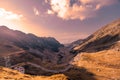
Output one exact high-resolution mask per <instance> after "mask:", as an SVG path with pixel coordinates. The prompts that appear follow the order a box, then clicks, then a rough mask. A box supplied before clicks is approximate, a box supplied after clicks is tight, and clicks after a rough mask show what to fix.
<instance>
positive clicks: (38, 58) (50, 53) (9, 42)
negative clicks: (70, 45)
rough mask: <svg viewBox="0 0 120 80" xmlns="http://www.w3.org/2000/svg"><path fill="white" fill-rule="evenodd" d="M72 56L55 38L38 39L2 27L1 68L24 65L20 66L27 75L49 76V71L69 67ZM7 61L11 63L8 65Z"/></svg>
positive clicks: (0, 28)
mask: <svg viewBox="0 0 120 80" xmlns="http://www.w3.org/2000/svg"><path fill="white" fill-rule="evenodd" d="M72 56H73V55H71V54H69V51H68V50H65V48H64V46H63V45H62V44H60V43H59V42H58V41H57V40H56V39H55V38H53V37H37V36H35V35H34V34H31V33H30V34H26V33H23V32H21V31H18V30H12V29H9V28H7V27H6V26H0V66H9V67H11V66H15V65H17V64H24V65H19V66H22V67H24V68H25V70H26V72H25V73H28V74H34V75H35V74H36V75H39V74H40V75H41V74H46V75H47V74H48V72H49V69H50V71H51V70H52V69H53V70H58V69H61V68H63V67H65V66H67V65H68V62H69V60H70V59H71V57H72ZM6 57H7V60H6ZM8 58H9V60H8ZM6 61H9V62H7V63H6ZM26 62H30V63H32V64H35V65H38V66H39V67H40V68H38V67H36V66H33V65H32V66H31V65H29V64H26ZM53 65H54V66H53ZM41 69H43V70H41ZM39 70H40V71H39ZM44 70H47V71H48V72H46V71H44ZM53 72H54V71H53Z"/></svg>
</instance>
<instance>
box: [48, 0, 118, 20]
mask: <svg viewBox="0 0 120 80" xmlns="http://www.w3.org/2000/svg"><path fill="white" fill-rule="evenodd" d="M46 2H47V3H49V4H50V6H51V10H48V14H51V13H52V14H53V13H54V14H57V16H58V17H60V18H62V19H65V20H69V19H80V20H84V19H86V18H91V17H95V16H96V15H97V14H96V12H97V11H98V10H100V9H101V8H103V7H106V6H109V5H112V4H115V3H116V2H118V0H104V1H102V0H49V2H48V0H47V1H46Z"/></svg>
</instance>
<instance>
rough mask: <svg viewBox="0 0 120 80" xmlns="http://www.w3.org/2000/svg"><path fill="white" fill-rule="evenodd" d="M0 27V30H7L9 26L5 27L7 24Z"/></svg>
mask: <svg viewBox="0 0 120 80" xmlns="http://www.w3.org/2000/svg"><path fill="white" fill-rule="evenodd" d="M0 29H2V30H8V29H9V28H8V27H7V26H4V25H3V26H0Z"/></svg>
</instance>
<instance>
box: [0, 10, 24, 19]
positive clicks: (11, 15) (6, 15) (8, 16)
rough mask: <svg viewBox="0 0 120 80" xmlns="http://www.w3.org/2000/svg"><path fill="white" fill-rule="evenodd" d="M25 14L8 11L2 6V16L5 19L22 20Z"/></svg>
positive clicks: (0, 13) (0, 14)
mask: <svg viewBox="0 0 120 80" xmlns="http://www.w3.org/2000/svg"><path fill="white" fill-rule="evenodd" d="M22 17H23V15H19V14H16V13H13V12H11V11H7V10H5V9H4V8H0V18H1V19H4V20H20V19H21V18H22Z"/></svg>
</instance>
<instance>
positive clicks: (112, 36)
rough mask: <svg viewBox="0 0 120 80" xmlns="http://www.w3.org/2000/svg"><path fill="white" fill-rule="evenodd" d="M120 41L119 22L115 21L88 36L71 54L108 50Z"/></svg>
mask: <svg viewBox="0 0 120 80" xmlns="http://www.w3.org/2000/svg"><path fill="white" fill-rule="evenodd" d="M119 40H120V20H116V21H114V22H112V23H110V24H108V25H106V26H105V27H103V28H101V29H99V30H98V31H96V32H95V33H93V34H92V35H90V36H89V37H88V38H87V39H86V40H84V42H83V43H81V44H79V45H78V46H76V47H75V48H74V49H73V52H77V53H78V52H97V51H101V50H105V49H110V48H111V47H113V45H117V47H118V48H119V47H120V46H119V44H116V42H117V41H119ZM114 47H115V46H114Z"/></svg>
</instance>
